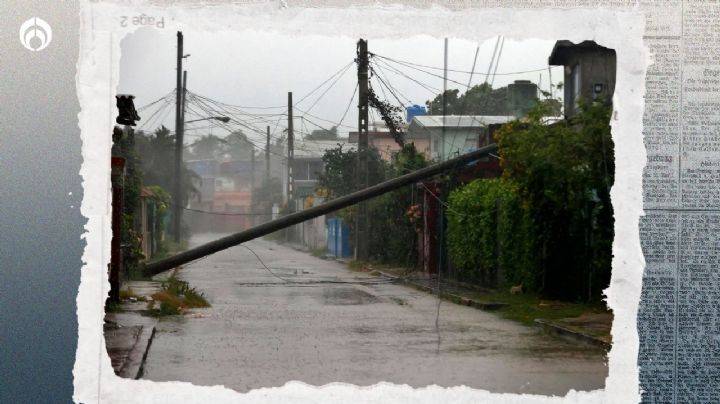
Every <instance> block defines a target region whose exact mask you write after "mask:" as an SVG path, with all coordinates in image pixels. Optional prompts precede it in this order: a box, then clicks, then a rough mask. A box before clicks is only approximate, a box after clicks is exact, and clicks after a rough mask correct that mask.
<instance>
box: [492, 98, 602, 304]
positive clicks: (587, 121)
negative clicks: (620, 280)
mask: <svg viewBox="0 0 720 404" xmlns="http://www.w3.org/2000/svg"><path fill="white" fill-rule="evenodd" d="M548 108H549V106H548V105H547V104H542V103H539V104H537V106H536V108H535V109H534V110H532V111H531V112H530V114H528V117H527V119H525V120H524V121H523V122H520V121H514V122H511V123H509V124H507V125H504V126H503V127H502V128H501V129H500V130H499V131H497V132H496V140H497V144H498V151H499V154H500V157H501V164H502V165H503V167H504V173H503V176H504V178H507V179H512V180H513V182H514V183H516V184H517V186H518V190H519V192H520V195H521V197H522V198H523V199H524V203H525V204H526V205H527V206H528V208H529V214H530V216H531V220H532V223H533V233H534V234H535V237H536V240H537V242H538V245H539V246H540V251H539V252H538V254H539V255H542V256H543V257H544V267H543V269H542V276H541V287H542V286H544V288H543V289H544V292H546V293H547V294H549V295H553V296H558V297H564V298H568V299H577V298H582V299H583V300H584V299H586V298H587V297H588V296H589V295H594V296H596V297H597V296H599V292H600V291H601V290H602V288H603V287H604V286H606V285H607V284H608V282H609V279H610V261H611V258H612V250H611V246H612V238H613V213H612V205H611V202H610V187H611V186H612V183H613V181H614V171H615V167H614V160H613V155H614V153H613V143H612V138H611V136H610V125H609V122H610V111H611V109H610V107H609V106H605V105H600V104H597V105H595V104H592V105H589V104H586V103H584V102H581V103H580V113H579V114H578V115H577V116H576V117H575V118H574V119H573V120H572V121H571V122H568V121H560V122H558V123H556V124H553V125H545V124H544V123H543V117H544V116H546V115H547V114H549V111H548Z"/></svg>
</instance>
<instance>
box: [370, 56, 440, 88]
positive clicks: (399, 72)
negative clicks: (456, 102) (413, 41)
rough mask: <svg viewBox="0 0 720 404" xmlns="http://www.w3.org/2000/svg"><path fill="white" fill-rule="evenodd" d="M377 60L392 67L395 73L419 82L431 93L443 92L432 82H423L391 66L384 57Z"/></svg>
mask: <svg viewBox="0 0 720 404" xmlns="http://www.w3.org/2000/svg"><path fill="white" fill-rule="evenodd" d="M376 62H377V63H382V64H383V65H384V66H385V67H386V68H388V69H390V71H391V72H393V73H395V74H396V75H398V76H402V77H404V78H406V79H408V80H410V81H412V82H414V83H415V84H418V85H419V86H420V87H422V88H424V89H425V90H427V91H428V92H429V93H431V94H434V95H437V94H438V93H442V90H440V89H438V88H435V87H434V86H431V85H430V84H427V83H424V82H421V81H419V80H417V79H414V78H412V77H410V76H408V75H407V74H405V73H404V72H402V71H400V70H398V69H396V68H395V67H393V66H391V65H390V64H389V63H387V62H385V61H384V60H382V59H377V60H376Z"/></svg>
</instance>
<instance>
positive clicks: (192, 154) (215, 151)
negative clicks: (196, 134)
mask: <svg viewBox="0 0 720 404" xmlns="http://www.w3.org/2000/svg"><path fill="white" fill-rule="evenodd" d="M226 144H227V141H226V140H225V139H221V138H219V137H217V136H215V135H203V136H201V137H200V138H199V139H197V140H196V141H195V142H193V143H192V145H191V146H190V150H189V156H188V157H189V158H190V159H194V160H205V159H216V158H218V157H220V156H222V155H223V153H224V152H225V148H226Z"/></svg>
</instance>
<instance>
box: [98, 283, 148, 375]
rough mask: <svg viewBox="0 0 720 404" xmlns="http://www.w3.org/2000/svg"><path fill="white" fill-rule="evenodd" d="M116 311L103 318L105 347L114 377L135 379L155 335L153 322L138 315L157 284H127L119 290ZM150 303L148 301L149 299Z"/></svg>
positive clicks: (146, 317) (144, 307)
mask: <svg viewBox="0 0 720 404" xmlns="http://www.w3.org/2000/svg"><path fill="white" fill-rule="evenodd" d="M121 290H122V291H123V292H122V293H121V296H125V297H126V298H125V299H122V300H121V304H120V310H118V311H116V312H111V313H107V314H105V324H104V327H103V328H104V333H105V344H106V347H107V351H108V355H109V356H110V361H111V363H112V367H113V369H114V370H115V374H116V375H118V376H120V377H126V378H130V379H138V378H140V377H142V368H143V363H144V361H145V357H146V356H147V353H148V350H149V348H150V344H151V343H152V339H153V337H154V335H155V326H156V325H157V322H158V320H157V318H154V317H148V316H144V315H142V312H143V311H144V310H145V309H146V307H147V300H148V298H150V296H151V295H152V294H153V293H155V292H157V291H158V290H160V282H155V281H129V282H125V283H124V284H123V286H122V289H121ZM150 299H151V298H150Z"/></svg>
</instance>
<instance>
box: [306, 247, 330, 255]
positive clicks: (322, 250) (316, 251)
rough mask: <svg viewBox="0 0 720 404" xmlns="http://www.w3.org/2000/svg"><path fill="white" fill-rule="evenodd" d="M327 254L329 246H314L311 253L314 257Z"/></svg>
mask: <svg viewBox="0 0 720 404" xmlns="http://www.w3.org/2000/svg"><path fill="white" fill-rule="evenodd" d="M325 254H327V248H313V249H311V250H310V255H312V256H313V257H324V256H325Z"/></svg>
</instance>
